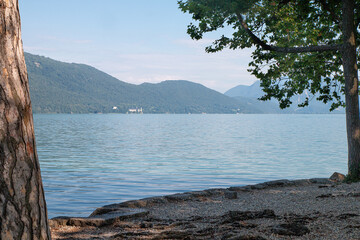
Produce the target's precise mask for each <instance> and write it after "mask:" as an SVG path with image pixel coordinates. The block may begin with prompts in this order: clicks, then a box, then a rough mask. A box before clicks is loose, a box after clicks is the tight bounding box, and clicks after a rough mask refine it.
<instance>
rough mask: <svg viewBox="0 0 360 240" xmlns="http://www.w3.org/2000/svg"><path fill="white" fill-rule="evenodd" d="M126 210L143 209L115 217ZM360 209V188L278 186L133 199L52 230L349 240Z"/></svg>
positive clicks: (107, 235) (67, 234)
mask: <svg viewBox="0 0 360 240" xmlns="http://www.w3.org/2000/svg"><path fill="white" fill-rule="evenodd" d="M124 209H130V210H132V209H137V210H138V211H137V212H136V214H129V215H126V216H125V217H124V216H122V217H114V216H116V214H115V213H117V212H118V211H122V210H124ZM359 209H360V183H352V184H345V183H337V182H334V181H330V180H328V179H310V180H297V181H287V180H279V181H272V182H268V183H263V184H257V185H253V186H244V187H232V188H228V189H211V190H205V191H201V192H190V193H184V194H175V195H170V196H165V197H155V198H148V199H142V200H137V201H129V202H125V203H120V204H114V205H109V206H104V207H102V208H99V209H97V210H96V211H95V212H94V213H93V214H92V217H91V218H84V219H75V220H76V221H75V220H74V219H72V218H66V219H64V218H57V219H53V220H50V224H51V226H52V229H51V230H52V236H53V239H248V240H249V239H250V240H251V239H252V240H263V239H342V240H343V239H349V240H350V239H360V210H359ZM142 210H144V211H143V212H142V214H139V213H141V211H142ZM109 214H113V215H111V217H109V216H110V215H109ZM105 216H107V217H105ZM94 219H96V220H97V222H96V223H95V222H94ZM99 219H101V221H100V220H99ZM104 219H105V220H104ZM99 221H100V222H99Z"/></svg>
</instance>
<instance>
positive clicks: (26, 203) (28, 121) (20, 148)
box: [0, 0, 51, 240]
mask: <svg viewBox="0 0 360 240" xmlns="http://www.w3.org/2000/svg"><path fill="white" fill-rule="evenodd" d="M0 24H1V25H0V171H1V173H0V234H1V235H0V239H4V240H5V239H50V238H51V236H50V231H49V227H48V222H47V210H46V203H45V197H44V190H43V186H42V181H41V175H40V166H39V162H38V157H37V153H36V148H35V137H34V127H33V118H32V110H31V104H30V96H29V85H28V77H27V71H26V65H25V60H24V52H23V48H22V41H21V31H20V15H19V6H18V0H0Z"/></svg>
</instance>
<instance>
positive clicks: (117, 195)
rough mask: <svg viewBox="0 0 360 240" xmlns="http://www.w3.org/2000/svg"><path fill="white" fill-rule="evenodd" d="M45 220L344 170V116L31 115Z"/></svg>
mask: <svg viewBox="0 0 360 240" xmlns="http://www.w3.org/2000/svg"><path fill="white" fill-rule="evenodd" d="M34 120H35V133H36V140H37V149H38V154H39V158H40V164H41V169H42V177H43V181H44V188H45V191H46V199H47V204H48V211H49V216H50V217H54V216H59V215H67V216H86V215H88V214H90V213H91V212H92V211H93V210H94V209H95V208H97V207H100V206H103V205H106V204H111V203H116V202H122V201H125V200H130V199H138V198H144V197H149V196H154V195H164V194H171V193H175V192H183V191H190V190H201V189H206V188H216V187H228V186H235V185H244V184H252V183H258V182H263V181H268V180H274V179H282V178H287V179H296V178H309V177H328V176H330V175H331V174H332V173H333V172H334V171H340V172H343V173H345V172H346V169H347V155H346V154H347V153H346V151H347V146H346V132H345V116H344V115H113V114H109V115H94V114H89V115H34Z"/></svg>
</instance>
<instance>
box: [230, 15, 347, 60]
mask: <svg viewBox="0 0 360 240" xmlns="http://www.w3.org/2000/svg"><path fill="white" fill-rule="evenodd" d="M236 16H237V18H238V20H239V22H240V24H241V27H242V28H243V29H244V30H245V31H246V33H247V34H248V35H249V36H250V38H251V39H252V40H253V41H254V43H255V44H257V45H259V46H261V47H262V48H263V49H264V50H268V51H274V52H279V53H305V52H326V51H339V50H341V48H342V46H343V45H342V44H336V45H319V46H307V47H277V46H273V45H269V44H267V43H265V42H264V41H262V40H261V39H260V38H258V37H257V36H256V35H255V34H254V33H253V32H252V31H251V30H250V29H249V28H248V26H247V24H246V23H245V21H244V19H243V17H242V16H241V14H240V13H236Z"/></svg>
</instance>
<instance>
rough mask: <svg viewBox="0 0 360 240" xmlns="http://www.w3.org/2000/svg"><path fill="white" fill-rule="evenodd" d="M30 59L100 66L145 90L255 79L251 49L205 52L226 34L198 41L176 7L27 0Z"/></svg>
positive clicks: (152, 0)
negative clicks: (168, 83)
mask: <svg viewBox="0 0 360 240" xmlns="http://www.w3.org/2000/svg"><path fill="white" fill-rule="evenodd" d="M19 3H20V13H21V18H22V37H23V43H24V49H25V51H27V52H30V53H33V54H38V55H42V56H47V57H50V58H54V59H56V60H60V61H65V62H75V63H85V64H89V65H91V66H94V67H96V68H98V69H100V70H102V71H104V72H106V73H108V74H110V75H112V76H114V77H116V78H118V79H119V80H122V81H125V82H129V83H134V84H140V83H143V82H152V83H156V82H161V81H164V80H180V79H181V80H189V81H193V82H197V83H201V84H203V85H205V86H207V87H209V88H212V89H215V90H217V91H220V92H225V91H226V90H228V89H230V88H232V87H235V86H237V85H239V84H246V85H250V84H251V83H253V82H254V81H255V80H256V79H255V78H254V77H253V76H251V75H250V74H249V73H248V72H247V67H248V62H249V61H250V55H251V51H250V50H236V51H233V50H225V51H223V52H221V53H213V54H209V53H205V50H204V48H205V46H207V45H208V44H209V43H210V42H211V41H212V40H214V39H215V38H216V37H217V36H220V35H221V33H217V34H210V35H206V36H205V38H204V40H201V41H194V40H191V38H190V37H189V36H188V35H187V34H186V27H187V25H188V24H189V23H190V22H191V18H190V15H188V14H184V13H182V12H181V11H180V10H179V9H178V5H177V0H102V1H98V0H57V1H55V0H31V1H29V0H20V1H19Z"/></svg>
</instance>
